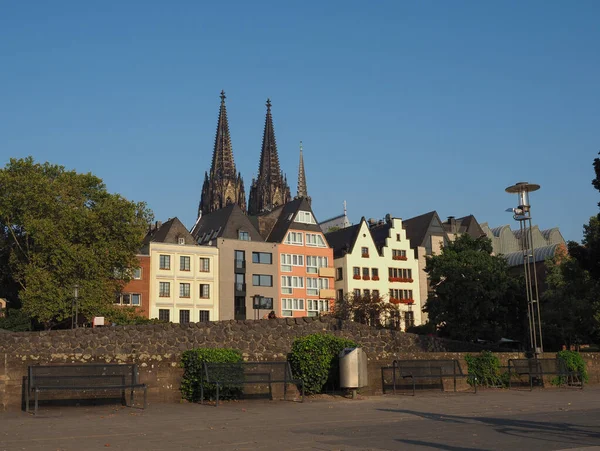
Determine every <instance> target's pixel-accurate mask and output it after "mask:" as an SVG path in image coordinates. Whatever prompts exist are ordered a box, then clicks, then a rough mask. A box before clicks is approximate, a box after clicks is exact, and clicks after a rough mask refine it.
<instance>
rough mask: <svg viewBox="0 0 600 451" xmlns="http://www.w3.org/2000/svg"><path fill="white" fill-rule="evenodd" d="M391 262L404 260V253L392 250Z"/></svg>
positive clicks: (403, 251)
mask: <svg viewBox="0 0 600 451" xmlns="http://www.w3.org/2000/svg"><path fill="white" fill-rule="evenodd" d="M392 259H393V260H406V251H405V250H403V249H392Z"/></svg>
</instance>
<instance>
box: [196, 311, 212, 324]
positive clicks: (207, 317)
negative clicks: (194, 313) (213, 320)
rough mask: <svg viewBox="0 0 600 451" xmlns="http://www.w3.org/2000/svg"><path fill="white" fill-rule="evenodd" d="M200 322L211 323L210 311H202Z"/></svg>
mask: <svg viewBox="0 0 600 451" xmlns="http://www.w3.org/2000/svg"><path fill="white" fill-rule="evenodd" d="M198 320H199V321H200V322H201V323H207V322H209V321H210V311H208V310H200V318H198Z"/></svg>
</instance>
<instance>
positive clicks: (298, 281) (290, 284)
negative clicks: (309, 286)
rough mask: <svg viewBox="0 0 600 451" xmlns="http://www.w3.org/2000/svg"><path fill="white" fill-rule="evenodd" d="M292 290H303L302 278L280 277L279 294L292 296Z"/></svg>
mask: <svg viewBox="0 0 600 451" xmlns="http://www.w3.org/2000/svg"><path fill="white" fill-rule="evenodd" d="M294 288H304V277H300V276H281V292H282V293H283V294H292V293H293V291H294Z"/></svg>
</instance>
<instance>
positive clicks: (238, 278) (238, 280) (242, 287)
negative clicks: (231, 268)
mask: <svg viewBox="0 0 600 451" xmlns="http://www.w3.org/2000/svg"><path fill="white" fill-rule="evenodd" d="M235 291H246V274H236V275H235Z"/></svg>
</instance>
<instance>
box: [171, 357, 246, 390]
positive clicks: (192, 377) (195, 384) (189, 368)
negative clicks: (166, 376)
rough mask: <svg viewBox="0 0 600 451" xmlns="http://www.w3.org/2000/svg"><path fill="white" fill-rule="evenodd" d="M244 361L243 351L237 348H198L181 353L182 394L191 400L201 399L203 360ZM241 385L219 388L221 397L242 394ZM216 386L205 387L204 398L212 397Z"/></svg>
mask: <svg viewBox="0 0 600 451" xmlns="http://www.w3.org/2000/svg"><path fill="white" fill-rule="evenodd" d="M241 361H242V353H241V352H240V351H238V350H237V349H226V348H196V349H190V350H188V351H185V352H184V353H183V354H182V355H181V366H182V367H183V377H182V378H181V387H180V389H179V390H180V391H181V396H182V398H183V399H186V400H188V401H190V402H198V401H200V383H201V382H202V378H203V376H204V375H203V373H202V362H213V363H236V362H241ZM241 393H242V390H241V387H238V386H225V387H221V389H220V390H219V398H221V399H234V398H237V397H239V396H240V395H241ZM215 394H216V387H215V386H214V385H211V384H209V385H208V386H205V388H204V398H205V399H212V398H214V396H215Z"/></svg>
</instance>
